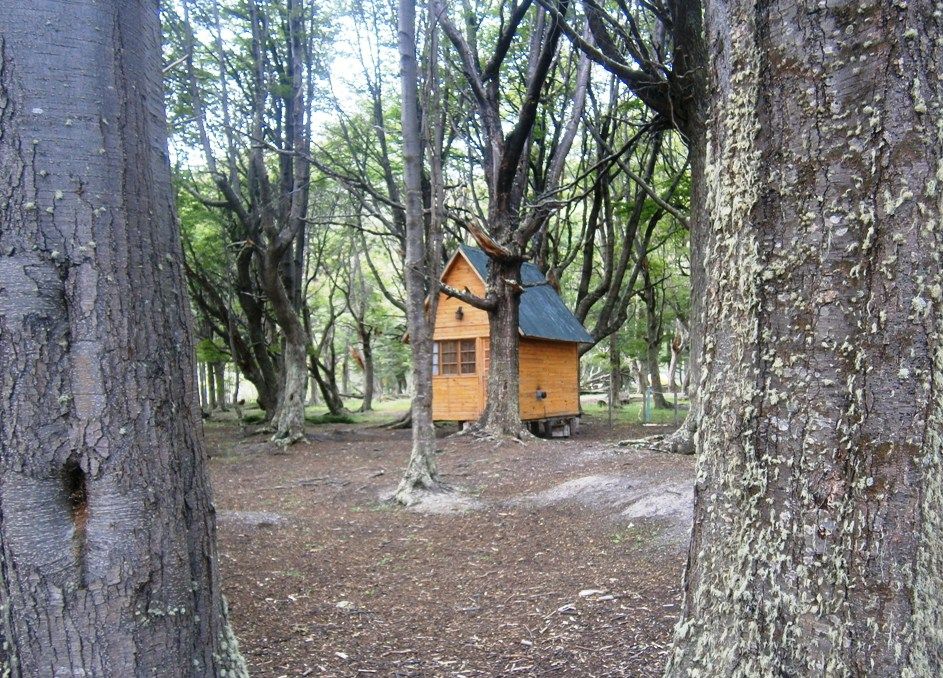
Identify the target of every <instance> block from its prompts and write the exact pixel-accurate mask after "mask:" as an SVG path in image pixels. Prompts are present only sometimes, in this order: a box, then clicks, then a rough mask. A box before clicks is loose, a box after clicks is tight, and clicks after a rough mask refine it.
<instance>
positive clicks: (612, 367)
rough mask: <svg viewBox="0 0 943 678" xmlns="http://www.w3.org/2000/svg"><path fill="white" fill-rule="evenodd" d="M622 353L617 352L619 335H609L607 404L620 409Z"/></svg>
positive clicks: (615, 333) (614, 333)
mask: <svg viewBox="0 0 943 678" xmlns="http://www.w3.org/2000/svg"><path fill="white" fill-rule="evenodd" d="M621 393H622V352H621V351H620V350H619V333H618V332H613V333H612V334H610V335H609V402H610V403H611V404H612V406H613V407H622V397H621V395H620V394H621Z"/></svg>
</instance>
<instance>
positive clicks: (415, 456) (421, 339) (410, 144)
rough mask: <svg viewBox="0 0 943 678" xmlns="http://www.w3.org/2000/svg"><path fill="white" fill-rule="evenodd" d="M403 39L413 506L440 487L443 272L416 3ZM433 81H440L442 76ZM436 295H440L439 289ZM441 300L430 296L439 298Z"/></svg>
mask: <svg viewBox="0 0 943 678" xmlns="http://www.w3.org/2000/svg"><path fill="white" fill-rule="evenodd" d="M430 23H432V22H430ZM398 36H399V55H400V91H401V94H402V102H403V103H402V112H401V119H402V126H403V172H404V179H405V188H406V191H405V193H406V195H405V197H406V201H405V207H406V209H405V228H406V323H407V326H408V329H409V343H410V348H411V351H410V369H411V371H412V380H413V401H412V407H411V410H410V418H411V421H412V450H411V451H410V455H409V462H408V464H407V466H406V471H405V472H404V473H403V478H402V480H400V483H399V486H398V487H397V488H396V495H395V498H396V501H398V502H399V503H401V504H404V505H406V506H409V505H410V504H414V503H416V502H417V501H418V499H419V494H420V493H421V492H423V491H430V490H436V489H438V488H439V487H440V484H439V473H438V469H437V468H436V459H435V443H436V438H435V426H434V424H433V421H432V331H433V321H432V319H433V318H435V302H434V301H433V303H432V304H431V309H430V310H429V311H428V312H427V310H426V304H425V302H426V298H427V286H428V284H429V282H430V281H434V280H437V279H438V270H437V269H438V267H437V266H436V265H435V263H434V262H435V261H436V259H435V258H433V257H436V256H438V253H437V251H436V250H437V247H436V246H435V245H436V243H437V238H436V237H435V234H434V231H435V229H436V228H437V227H438V223H437V222H438V220H437V219H436V218H433V219H432V222H431V225H430V229H429V233H428V234H427V233H426V229H425V223H424V221H423V214H422V212H423V209H422V143H421V138H422V137H421V128H420V124H419V91H418V89H419V75H418V69H417V65H416V3H415V0H399V33H398ZM433 77H437V74H434V75H433ZM430 274H431V275H430ZM427 275H428V276H429V279H428V280H427ZM433 291H437V290H434V288H433ZM435 296H437V295H436V294H432V295H430V297H433V298H434V297H435Z"/></svg>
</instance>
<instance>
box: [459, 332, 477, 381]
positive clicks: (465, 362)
mask: <svg viewBox="0 0 943 678" xmlns="http://www.w3.org/2000/svg"><path fill="white" fill-rule="evenodd" d="M461 353H462V355H461V358H462V374H474V373H475V340H474V339H462V341H461Z"/></svg>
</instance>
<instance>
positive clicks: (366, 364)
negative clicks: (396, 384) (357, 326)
mask: <svg viewBox="0 0 943 678" xmlns="http://www.w3.org/2000/svg"><path fill="white" fill-rule="evenodd" d="M360 345H361V350H362V351H363V402H362V403H361V404H360V411H361V412H370V411H371V410H373V390H374V381H375V379H376V376H375V375H374V364H373V341H372V334H371V333H370V332H362V333H361V336H360Z"/></svg>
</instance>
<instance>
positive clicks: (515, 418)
mask: <svg viewBox="0 0 943 678" xmlns="http://www.w3.org/2000/svg"><path fill="white" fill-rule="evenodd" d="M520 280H521V263H520V262H517V263H507V262H504V261H500V260H498V259H491V261H490V264H489V269H488V290H489V293H493V297H494V299H495V302H496V303H495V308H494V310H493V311H491V312H489V314H488V315H489V320H490V328H491V336H490V338H489V345H490V347H491V363H490V365H489V368H488V402H487V403H485V410H484V412H483V413H482V415H481V418H480V419H479V420H478V422H477V425H478V428H480V429H481V430H482V431H484V432H486V433H488V434H491V435H494V436H497V437H509V436H510V437H519V436H520V435H521V432H522V430H523V428H522V425H521V405H520V387H519V382H520V352H519V347H520V322H519V319H520V310H521V285H520Z"/></svg>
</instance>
